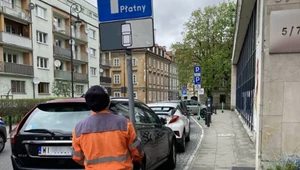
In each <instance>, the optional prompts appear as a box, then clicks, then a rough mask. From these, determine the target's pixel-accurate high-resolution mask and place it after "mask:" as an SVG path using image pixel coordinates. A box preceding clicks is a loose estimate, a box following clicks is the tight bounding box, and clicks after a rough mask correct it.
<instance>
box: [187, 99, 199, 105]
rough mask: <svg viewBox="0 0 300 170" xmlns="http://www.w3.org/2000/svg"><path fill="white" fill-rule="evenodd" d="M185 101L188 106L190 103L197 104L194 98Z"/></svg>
mask: <svg viewBox="0 0 300 170" xmlns="http://www.w3.org/2000/svg"><path fill="white" fill-rule="evenodd" d="M185 103H186V105H188V106H190V105H197V102H196V101H194V100H188V101H186V102H185Z"/></svg>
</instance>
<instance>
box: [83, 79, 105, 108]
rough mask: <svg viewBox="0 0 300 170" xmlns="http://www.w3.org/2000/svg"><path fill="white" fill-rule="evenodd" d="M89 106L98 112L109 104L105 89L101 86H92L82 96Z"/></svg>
mask: <svg viewBox="0 0 300 170" xmlns="http://www.w3.org/2000/svg"><path fill="white" fill-rule="evenodd" d="M84 98H85V101H86V103H87V105H88V106H89V108H90V109H91V110H92V111H94V112H99V111H102V110H104V109H106V108H107V107H108V106H109V103H110V98H109V95H108V94H107V92H106V90H105V89H104V88H102V87H101V86H98V85H95V86H92V87H91V88H90V89H89V90H88V91H87V92H86V94H85V96H84Z"/></svg>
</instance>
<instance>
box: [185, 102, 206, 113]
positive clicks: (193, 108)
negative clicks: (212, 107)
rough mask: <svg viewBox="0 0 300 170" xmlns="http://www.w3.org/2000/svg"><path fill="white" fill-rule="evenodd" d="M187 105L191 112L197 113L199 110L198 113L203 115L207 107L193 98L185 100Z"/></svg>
mask: <svg viewBox="0 0 300 170" xmlns="http://www.w3.org/2000/svg"><path fill="white" fill-rule="evenodd" d="M185 103H186V105H187V107H188V108H189V110H191V112H192V114H194V115H197V114H198V112H199V109H201V110H200V114H201V115H204V114H205V113H206V111H207V108H206V106H205V105H201V104H199V103H198V102H197V101H195V100H186V101H185Z"/></svg>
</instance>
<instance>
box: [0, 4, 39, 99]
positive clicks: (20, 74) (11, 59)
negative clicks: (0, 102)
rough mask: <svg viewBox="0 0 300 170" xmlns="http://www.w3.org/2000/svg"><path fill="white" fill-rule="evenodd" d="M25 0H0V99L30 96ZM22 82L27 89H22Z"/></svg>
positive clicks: (30, 48)
mask: <svg viewBox="0 0 300 170" xmlns="http://www.w3.org/2000/svg"><path fill="white" fill-rule="evenodd" d="M29 3H30V1H29V0H22V1H21V0H5V1H4V0H1V1H0V95H1V98H5V97H10V98H12V97H16V98H19V97H25V96H27V95H29V96H31V97H32V83H31V82H32V78H33V75H34V72H33V57H32V51H33V46H32V32H31V31H32V24H31V19H30V12H31V11H30V9H29V8H28V4H29ZM25 85H27V86H30V85H31V88H29V87H28V88H27V89H25ZM11 94H14V96H12V95H11Z"/></svg>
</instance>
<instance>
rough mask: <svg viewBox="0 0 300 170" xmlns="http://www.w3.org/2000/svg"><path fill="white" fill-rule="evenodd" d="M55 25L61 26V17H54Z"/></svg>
mask: <svg viewBox="0 0 300 170" xmlns="http://www.w3.org/2000/svg"><path fill="white" fill-rule="evenodd" d="M54 25H55V26H57V27H61V26H62V25H61V19H60V18H57V17H54Z"/></svg>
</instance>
